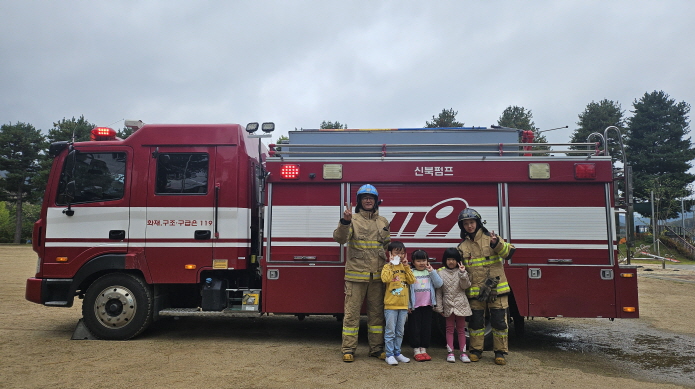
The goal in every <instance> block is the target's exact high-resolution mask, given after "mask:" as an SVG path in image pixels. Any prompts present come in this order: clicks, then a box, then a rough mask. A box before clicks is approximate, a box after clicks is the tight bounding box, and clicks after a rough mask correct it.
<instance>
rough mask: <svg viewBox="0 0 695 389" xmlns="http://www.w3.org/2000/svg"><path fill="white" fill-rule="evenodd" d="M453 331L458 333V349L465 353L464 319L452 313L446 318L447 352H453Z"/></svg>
mask: <svg viewBox="0 0 695 389" xmlns="http://www.w3.org/2000/svg"><path fill="white" fill-rule="evenodd" d="M454 330H456V332H457V333H458V339H459V349H460V350H461V352H465V351H466V317H465V316H456V315H454V314H453V313H452V314H451V315H449V317H447V318H446V347H447V349H448V350H449V352H452V351H454V350H455V349H454Z"/></svg>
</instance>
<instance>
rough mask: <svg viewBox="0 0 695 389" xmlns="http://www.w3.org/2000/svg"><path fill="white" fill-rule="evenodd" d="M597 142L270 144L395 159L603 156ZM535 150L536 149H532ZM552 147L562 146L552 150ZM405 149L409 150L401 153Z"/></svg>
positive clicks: (309, 152) (312, 152)
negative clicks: (438, 156)
mask: <svg viewBox="0 0 695 389" xmlns="http://www.w3.org/2000/svg"><path fill="white" fill-rule="evenodd" d="M599 145H600V142H586V143H472V144H289V143H280V144H274V143H273V144H270V145H269V148H270V152H269V154H270V156H271V157H280V158H282V157H289V156H319V155H333V156H345V157H350V156H360V157H395V156H417V155H424V154H437V155H448V156H451V155H498V156H522V155H524V154H526V155H529V154H531V155H540V156H545V155H549V154H554V155H556V154H565V155H580V156H581V155H584V156H597V155H603V150H601V149H599ZM534 147H537V148H538V149H535V150H534V149H533V148H534ZM551 147H564V149H552V148H551ZM278 148H279V150H278ZM405 148H407V149H409V150H404V149H405Z"/></svg>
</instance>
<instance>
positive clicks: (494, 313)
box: [468, 295, 509, 354]
mask: <svg viewBox="0 0 695 389" xmlns="http://www.w3.org/2000/svg"><path fill="white" fill-rule="evenodd" d="M468 301H469V302H470V304H471V310H472V311H473V315H472V316H471V318H470V319H469V321H468V335H469V336H470V344H469V345H468V346H469V350H471V351H472V350H477V351H481V352H482V351H483V348H484V347H485V309H486V308H487V309H489V310H490V324H491V326H492V349H493V350H494V351H497V352H503V353H505V354H506V353H507V352H509V328H508V327H507V308H508V307H509V302H508V296H507V295H503V296H499V297H497V299H496V300H495V301H493V302H487V301H478V300H477V299H474V298H473V299H470V300H468Z"/></svg>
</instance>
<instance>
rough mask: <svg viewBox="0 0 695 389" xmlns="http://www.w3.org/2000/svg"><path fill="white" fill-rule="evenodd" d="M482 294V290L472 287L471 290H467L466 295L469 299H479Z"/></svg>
mask: <svg viewBox="0 0 695 389" xmlns="http://www.w3.org/2000/svg"><path fill="white" fill-rule="evenodd" d="M479 294H480V288H479V287H477V286H471V287H470V288H468V289H466V295H467V296H468V297H478V295H479Z"/></svg>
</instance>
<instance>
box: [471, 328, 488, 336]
mask: <svg viewBox="0 0 695 389" xmlns="http://www.w3.org/2000/svg"><path fill="white" fill-rule="evenodd" d="M468 335H470V336H485V328H481V329H479V330H474V329H470V328H469V329H468Z"/></svg>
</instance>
